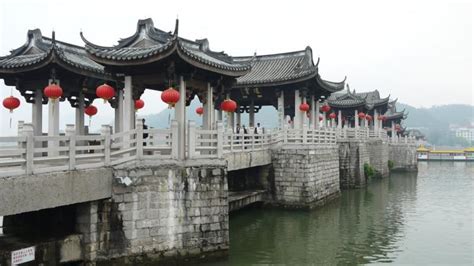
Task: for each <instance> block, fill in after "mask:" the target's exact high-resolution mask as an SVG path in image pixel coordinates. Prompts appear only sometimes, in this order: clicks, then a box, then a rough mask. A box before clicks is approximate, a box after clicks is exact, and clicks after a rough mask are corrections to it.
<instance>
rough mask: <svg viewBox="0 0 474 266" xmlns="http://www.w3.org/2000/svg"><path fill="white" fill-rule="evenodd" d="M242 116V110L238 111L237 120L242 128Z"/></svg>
mask: <svg viewBox="0 0 474 266" xmlns="http://www.w3.org/2000/svg"><path fill="white" fill-rule="evenodd" d="M240 117H241V113H240V112H237V113H236V122H235V123H237V124H238V125H239V126H240V127H241V128H242V119H241V118H240Z"/></svg>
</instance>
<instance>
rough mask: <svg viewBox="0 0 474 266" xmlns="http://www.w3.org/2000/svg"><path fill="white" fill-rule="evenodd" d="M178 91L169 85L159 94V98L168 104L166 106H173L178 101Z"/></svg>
mask: <svg viewBox="0 0 474 266" xmlns="http://www.w3.org/2000/svg"><path fill="white" fill-rule="evenodd" d="M179 97H180V95H179V91H177V90H175V89H173V87H169V88H168V89H167V90H165V91H164V92H163V93H162V94H161V100H162V101H163V102H165V103H167V104H168V108H172V107H174V105H175V104H176V103H177V102H178V101H179Z"/></svg>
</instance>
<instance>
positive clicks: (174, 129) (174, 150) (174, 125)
mask: <svg viewBox="0 0 474 266" xmlns="http://www.w3.org/2000/svg"><path fill="white" fill-rule="evenodd" d="M178 134H179V131H178V121H176V120H171V158H173V159H178V155H179V146H178V141H179V140H178Z"/></svg>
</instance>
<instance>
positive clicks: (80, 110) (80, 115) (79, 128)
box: [74, 91, 85, 135]
mask: <svg viewBox="0 0 474 266" xmlns="http://www.w3.org/2000/svg"><path fill="white" fill-rule="evenodd" d="M84 106H85V103H84V94H83V93H82V91H81V92H79V96H78V97H77V107H76V110H75V111H76V123H75V129H74V130H75V132H76V135H84Z"/></svg>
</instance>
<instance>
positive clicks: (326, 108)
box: [320, 104, 331, 113]
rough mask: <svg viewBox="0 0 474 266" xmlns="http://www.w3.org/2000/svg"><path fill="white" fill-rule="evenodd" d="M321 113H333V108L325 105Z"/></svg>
mask: <svg viewBox="0 0 474 266" xmlns="http://www.w3.org/2000/svg"><path fill="white" fill-rule="evenodd" d="M320 109H321V111H322V112H324V113H327V112H329V111H331V106H329V105H328V104H325V105H323V106H321V108H320Z"/></svg>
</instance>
